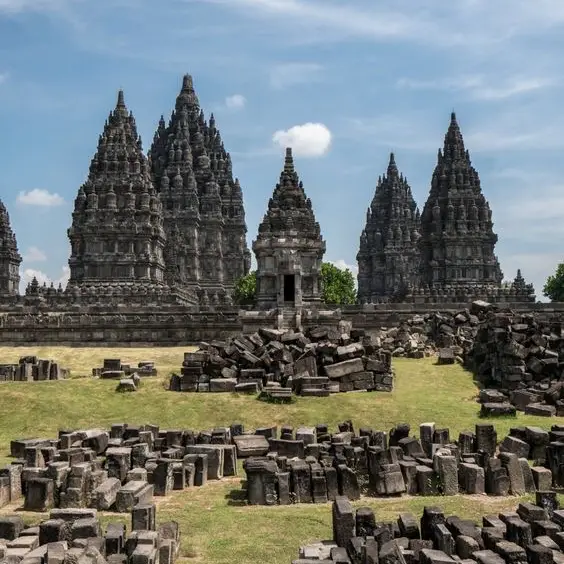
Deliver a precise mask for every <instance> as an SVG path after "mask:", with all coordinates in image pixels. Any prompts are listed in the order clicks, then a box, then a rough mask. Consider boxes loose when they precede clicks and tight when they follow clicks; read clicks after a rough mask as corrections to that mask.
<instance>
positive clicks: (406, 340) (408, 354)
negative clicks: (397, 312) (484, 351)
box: [371, 301, 491, 362]
mask: <svg viewBox="0 0 564 564" xmlns="http://www.w3.org/2000/svg"><path fill="white" fill-rule="evenodd" d="M489 308H491V306H490V304H487V303H486V302H481V301H476V302H473V303H472V304H471V306H470V308H469V309H464V310H461V311H459V312H456V313H449V312H444V313H439V312H433V313H426V314H424V315H414V316H413V317H411V318H410V319H408V320H406V321H404V322H402V323H400V325H399V326H398V327H392V328H389V329H387V328H383V329H381V330H380V331H377V332H371V333H372V334H373V335H374V336H375V337H376V342H377V343H378V344H381V346H382V347H384V348H385V349H386V350H390V351H391V354H392V356H393V357H405V358H423V357H426V356H430V355H432V354H435V353H437V352H438V351H439V350H440V349H444V350H446V349H450V350H451V351H452V354H453V355H454V356H456V357H457V358H458V360H459V361H460V362H461V361H462V359H463V358H464V356H465V355H466V353H467V351H468V350H469V349H470V348H471V347H472V344H473V342H474V336H475V334H476V331H477V328H478V325H479V323H480V321H481V320H482V319H483V318H484V316H485V315H486V312H487V311H488V310H489Z"/></svg>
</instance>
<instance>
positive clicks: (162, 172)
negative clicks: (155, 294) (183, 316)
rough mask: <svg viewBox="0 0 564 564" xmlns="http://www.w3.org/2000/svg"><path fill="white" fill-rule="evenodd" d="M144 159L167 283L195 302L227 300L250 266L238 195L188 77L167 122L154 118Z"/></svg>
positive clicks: (212, 126) (214, 132) (215, 131)
mask: <svg viewBox="0 0 564 564" xmlns="http://www.w3.org/2000/svg"><path fill="white" fill-rule="evenodd" d="M150 161H151V168H152V173H153V180H154V183H155V186H156V187H157V189H158V191H159V192H160V197H161V200H162V202H163V208H164V214H165V231H166V233H167V238H168V240H169V241H170V244H168V245H167V254H166V263H167V281H168V283H169V284H170V285H171V286H172V287H173V288H180V289H182V290H183V291H184V292H185V293H186V294H187V295H188V294H192V295H194V296H195V295H197V296H198V297H199V300H200V302H201V303H202V304H203V305H207V304H208V303H212V304H213V303H216V304H218V303H225V302H227V301H228V300H229V295H230V293H231V290H232V289H233V286H234V283H235V282H236V280H237V279H238V278H240V277H241V276H244V275H245V274H247V273H248V271H249V269H250V252H249V249H248V247H247V243H246V237H245V236H246V232H247V226H246V223H245V211H244V208H243V195H242V191H241V186H240V185H239V181H238V180H236V179H234V178H233V172H232V167H231V158H230V156H229V153H227V152H226V151H225V148H224V146H223V141H222V140H221V136H220V133H219V130H218V129H217V128H216V125H215V119H214V117H213V115H212V116H211V117H210V120H209V124H208V122H206V120H205V117H204V113H203V111H202V110H201V109H200V105H199V101H198V97H197V95H196V92H195V90H194V85H193V81H192V77H191V76H189V75H186V76H185V77H184V80H183V83H182V88H181V90H180V93H179V95H178V96H177V98H176V104H175V109H174V111H173V112H172V115H171V118H170V121H169V124H168V126H166V125H165V121H164V118H162V117H161V120H160V122H159V126H158V129H157V132H156V133H155V137H154V141H153V146H152V148H151V151H150Z"/></svg>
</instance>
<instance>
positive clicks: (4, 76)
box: [0, 72, 8, 84]
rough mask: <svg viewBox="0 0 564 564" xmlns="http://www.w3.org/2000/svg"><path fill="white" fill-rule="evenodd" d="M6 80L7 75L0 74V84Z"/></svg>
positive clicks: (4, 73) (5, 73)
mask: <svg viewBox="0 0 564 564" xmlns="http://www.w3.org/2000/svg"><path fill="white" fill-rule="evenodd" d="M7 80H8V73H7V72H0V84H2V83H4V82H6V81H7Z"/></svg>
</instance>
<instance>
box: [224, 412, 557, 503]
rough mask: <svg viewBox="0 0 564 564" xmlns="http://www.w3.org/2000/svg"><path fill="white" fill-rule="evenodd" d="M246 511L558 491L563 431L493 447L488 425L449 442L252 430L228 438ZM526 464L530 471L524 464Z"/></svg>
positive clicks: (402, 434)
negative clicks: (371, 499)
mask: <svg viewBox="0 0 564 564" xmlns="http://www.w3.org/2000/svg"><path fill="white" fill-rule="evenodd" d="M235 444H236V445H237V449H238V454H239V456H240V457H248V458H247V459H246V460H245V462H244V465H243V467H244V469H245V472H246V474H247V484H246V490H247V500H248V502H249V503H250V504H253V505H277V504H281V505H284V504H289V503H325V502H327V501H328V500H334V499H336V498H337V496H345V497H347V498H348V499H352V500H356V499H359V498H360V496H361V494H363V495H372V496H390V495H393V496H396V495H401V494H404V493H405V494H409V495H424V496H434V495H456V494H458V493H461V492H462V493H466V494H489V495H496V496H505V495H509V494H512V495H524V494H525V493H530V492H535V491H546V490H550V489H551V488H552V487H553V483H554V486H558V487H559V484H560V483H562V484H563V485H564V470H562V469H561V468H564V466H560V465H561V464H562V463H564V426H554V427H553V428H552V431H550V432H548V431H544V430H542V429H539V428H537V427H525V428H514V429H511V433H510V435H509V436H507V437H505V438H504V439H503V441H502V442H501V443H500V445H499V448H498V445H497V433H496V430H495V428H494V426H493V425H490V424H478V425H476V428H475V431H474V432H463V433H460V435H459V437H458V440H457V441H454V440H451V438H450V436H449V430H448V429H445V428H442V429H439V428H436V427H435V424H434V423H423V424H421V425H420V427H419V437H413V436H410V428H409V425H398V426H396V427H394V428H393V429H392V430H391V431H390V432H389V433H386V432H384V431H374V430H372V429H370V428H360V430H359V432H358V434H357V433H355V431H354V428H353V424H352V422H350V421H347V422H344V423H342V424H340V425H339V428H338V432H336V433H330V432H329V431H328V428H327V425H317V426H315V427H301V428H298V429H297V430H296V431H295V432H294V429H292V428H291V427H283V428H282V429H281V435H280V438H278V437H277V428H275V427H274V428H264V429H257V430H256V431H255V435H254V436H252V435H243V436H241V437H236V438H235ZM529 461H532V462H533V466H532V467H531V466H530V465H529Z"/></svg>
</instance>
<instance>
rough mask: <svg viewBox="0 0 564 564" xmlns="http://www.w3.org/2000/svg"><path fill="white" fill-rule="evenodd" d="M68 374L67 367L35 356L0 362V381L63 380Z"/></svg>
mask: <svg viewBox="0 0 564 564" xmlns="http://www.w3.org/2000/svg"><path fill="white" fill-rule="evenodd" d="M69 376H70V370H69V369H68V368H62V367H61V366H59V364H58V363H57V362H55V361H53V360H44V359H41V358H37V357H36V356H23V357H22V358H20V360H19V361H18V364H0V382H38V381H45V380H64V379H65V378H68V377H69Z"/></svg>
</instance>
